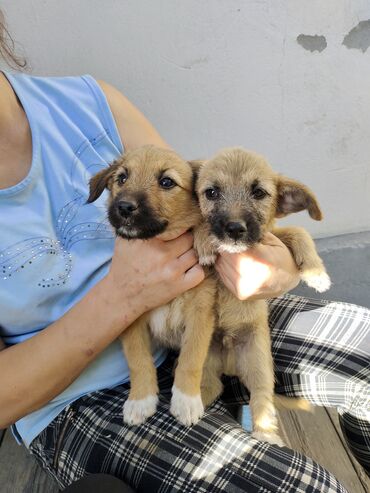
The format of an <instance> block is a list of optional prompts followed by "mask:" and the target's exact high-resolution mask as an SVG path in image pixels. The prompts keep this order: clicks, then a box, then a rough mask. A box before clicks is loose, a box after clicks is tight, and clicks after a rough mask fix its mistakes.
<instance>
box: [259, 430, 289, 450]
mask: <svg viewBox="0 0 370 493" xmlns="http://www.w3.org/2000/svg"><path fill="white" fill-rule="evenodd" d="M252 438H255V439H256V440H258V441H260V442H268V443H271V445H278V446H279V447H285V443H284V442H283V440H282V439H281V438H280V437H279V435H278V434H277V433H269V432H266V431H254V432H253V433H252Z"/></svg>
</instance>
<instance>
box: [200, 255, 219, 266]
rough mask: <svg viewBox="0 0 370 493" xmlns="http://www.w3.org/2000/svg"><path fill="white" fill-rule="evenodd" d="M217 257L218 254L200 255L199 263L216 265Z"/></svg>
mask: <svg viewBox="0 0 370 493" xmlns="http://www.w3.org/2000/svg"><path fill="white" fill-rule="evenodd" d="M216 258H217V257H216V255H200V256H199V263H200V265H214V264H215V262H216Z"/></svg>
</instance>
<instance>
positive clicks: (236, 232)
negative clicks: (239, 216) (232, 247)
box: [225, 221, 247, 240]
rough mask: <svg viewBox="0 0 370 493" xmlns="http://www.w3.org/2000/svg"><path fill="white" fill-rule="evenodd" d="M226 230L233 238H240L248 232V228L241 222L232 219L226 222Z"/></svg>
mask: <svg viewBox="0 0 370 493" xmlns="http://www.w3.org/2000/svg"><path fill="white" fill-rule="evenodd" d="M225 231H226V233H227V235H228V236H229V237H230V238H232V239H233V240H239V239H240V238H241V237H242V236H243V234H244V233H246V231H247V228H246V227H245V225H243V224H242V223H240V222H234V221H231V222H229V223H227V224H226V226H225Z"/></svg>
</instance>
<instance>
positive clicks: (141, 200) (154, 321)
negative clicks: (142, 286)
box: [88, 146, 216, 425]
mask: <svg viewBox="0 0 370 493" xmlns="http://www.w3.org/2000/svg"><path fill="white" fill-rule="evenodd" d="M105 188H107V189H108V190H109V191H110V198H109V204H108V217H109V221H110V223H111V224H112V226H113V228H114V229H115V231H116V233H117V235H119V236H121V237H123V238H126V239H134V238H137V239H149V238H153V237H156V236H159V237H160V235H161V234H163V233H166V234H168V233H171V234H173V233H179V234H180V233H181V232H183V231H184V230H188V229H190V228H194V227H195V226H196V225H197V224H198V223H199V221H200V219H201V215H200V210H199V206H198V204H197V200H196V197H195V194H194V173H193V170H192V168H191V166H190V164H189V163H188V162H186V161H184V160H183V159H181V158H180V157H179V156H178V155H177V154H175V153H174V152H173V151H170V150H166V149H160V148H156V147H154V146H145V147H142V148H139V149H136V150H134V151H131V152H128V153H127V154H125V155H123V156H122V157H121V158H120V159H118V160H117V161H115V162H114V163H113V164H112V165H111V166H109V168H107V169H104V170H103V171H101V172H100V173H98V174H97V175H95V176H94V177H93V178H92V179H91V181H90V196H89V199H88V202H93V201H94V200H96V199H97V198H98V197H99V196H100V195H101V194H102V192H103V190H104V189H105ZM215 286H216V283H215V279H213V278H212V276H210V277H208V278H206V279H205V280H204V281H203V282H202V283H201V285H199V286H197V287H195V288H193V289H191V290H189V291H187V292H186V293H184V294H183V295H181V296H179V297H178V298H176V299H175V300H173V301H172V302H170V303H168V304H167V305H165V306H162V307H160V308H157V309H155V310H152V311H151V312H148V313H145V314H144V315H142V316H141V317H140V318H139V319H138V320H136V321H135V322H134V323H133V324H132V325H131V326H130V327H129V328H128V329H127V330H126V331H125V332H123V334H122V336H121V338H120V339H121V342H122V346H123V350H124V353H125V355H126V358H127V362H128V366H129V369H130V377H131V378H130V380H131V388H130V395H129V398H128V400H127V401H126V402H125V405H124V409H123V415H124V421H125V422H126V423H128V424H131V425H138V424H140V423H143V422H144V421H145V420H146V419H147V418H148V417H149V416H151V415H153V414H154V413H155V411H156V407H157V402H158V383H157V374H156V368H155V366H154V363H153V358H152V351H151V343H152V340H153V339H154V341H155V342H159V343H161V344H162V345H164V346H167V347H169V348H174V349H180V355H179V360H178V365H177V368H176V372H175V379H174V386H173V389H172V400H171V408H170V411H171V413H172V414H173V415H174V416H175V417H176V418H178V420H179V421H180V422H181V423H183V424H185V425H191V424H193V423H196V422H197V421H198V419H199V418H200V417H201V416H202V414H203V410H204V408H203V404H202V400H201V395H200V385H201V377H202V369H203V365H204V361H205V359H206V355H207V351H208V347H209V344H210V341H211V337H212V332H213V329H214V326H215V320H214V312H213V301H214V298H215Z"/></svg>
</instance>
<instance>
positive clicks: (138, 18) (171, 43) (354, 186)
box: [1, 0, 370, 237]
mask: <svg viewBox="0 0 370 493" xmlns="http://www.w3.org/2000/svg"><path fill="white" fill-rule="evenodd" d="M106 4H107V2H101V1H100V0H79V1H78V2H76V1H75V0H64V1H63V2H60V1H58V0H48V2H45V1H44V0H28V1H27V2H22V9H19V2H14V0H3V1H2V2H1V5H2V8H3V9H4V10H5V12H6V14H7V17H8V23H9V28H10V30H11V32H12V34H13V37H14V38H15V40H16V41H17V43H18V46H19V47H20V48H21V47H23V48H24V50H25V53H26V54H27V56H28V59H29V61H30V65H31V67H32V72H33V73H34V74H39V75H56V76H57V75H77V74H84V73H90V74H92V75H93V76H94V77H96V78H98V79H103V80H106V81H108V82H110V83H111V84H113V85H115V86H116V87H118V88H119V89H120V90H122V91H123V93H124V94H125V95H126V96H127V97H128V98H129V99H130V100H132V101H133V103H135V104H136V105H137V106H138V107H139V108H140V109H141V110H142V111H143V112H144V114H145V115H146V116H147V117H148V118H149V119H150V120H151V121H152V122H153V124H154V125H155V126H156V127H157V128H158V130H159V131H160V133H161V134H162V135H163V136H164V138H165V140H166V141H167V142H168V143H169V144H170V145H171V146H173V147H174V148H175V149H176V150H178V151H179V152H180V153H181V154H183V155H184V156H185V157H187V158H201V157H207V156H210V155H212V154H214V153H215V152H216V151H217V150H218V149H219V148H221V147H226V146H233V145H239V146H244V147H247V148H250V149H255V150H256V151H258V152H260V153H262V154H264V155H265V156H266V157H267V158H268V159H269V160H270V162H271V164H272V165H273V167H274V168H275V169H276V170H277V171H279V172H281V173H282V174H285V175H287V176H291V177H293V178H296V179H299V180H300V181H302V182H304V183H306V184H307V185H308V186H310V187H311V188H312V189H313V190H314V191H315V194H316V195H317V197H318V200H319V202H320V204H321V207H322V209H323V212H324V220H323V221H322V222H315V221H312V220H311V219H310V218H309V217H308V215H307V214H306V213H300V214H298V215H295V216H292V217H291V218H290V219H289V218H288V219H286V220H284V222H287V223H290V224H298V225H302V226H304V227H306V228H307V229H309V230H310V231H311V232H312V233H313V234H314V235H315V236H316V237H325V236H333V235H337V234H342V233H352V232H358V231H363V230H370V213H369V211H370V190H369V189H370V162H369V161H370V158H369V155H370V153H369V128H370V96H369V80H370V59H369V57H370V50H369V43H370V35H369V30H370V27H369V23H370V2H369V1H368V0H356V2H350V1H349V0H325V2H323V1H322V0H302V1H300V2H297V1H296V0H276V1H274V2H271V1H267V0H248V2H246V1H244V0H218V1H217V2H213V1H212V0H204V1H202V2H199V1H198V0H187V1H186V2H185V1H183V2H182V1H174V0H158V1H157V2H135V1H134V0H127V1H125V2H119V1H111V2H109V7H107V5H106ZM86 12H88V13H89V15H88V17H87V16H86ZM67 28H68V31H67Z"/></svg>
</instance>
